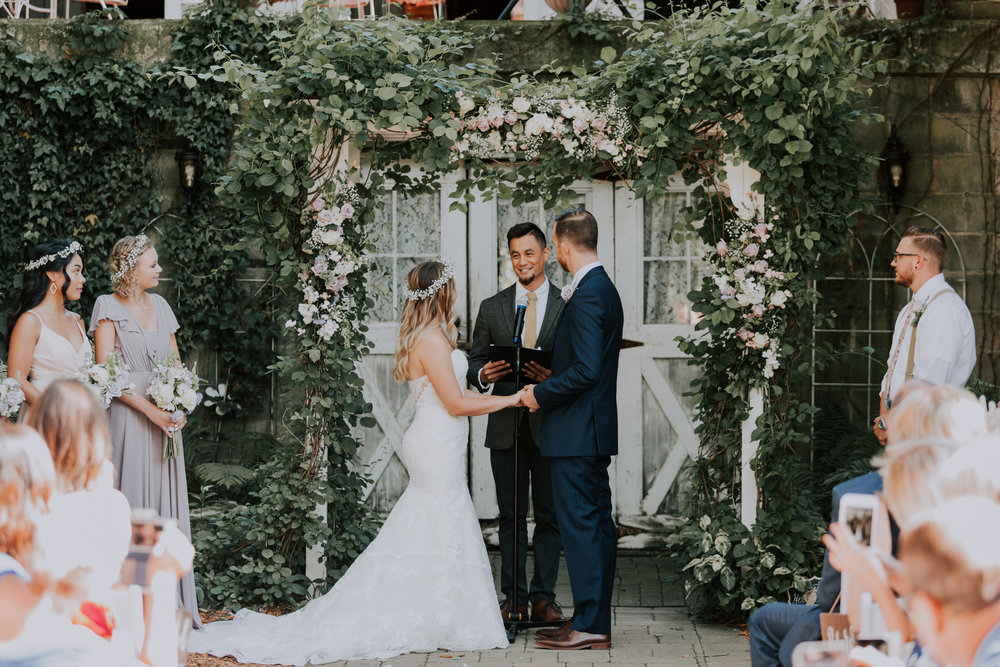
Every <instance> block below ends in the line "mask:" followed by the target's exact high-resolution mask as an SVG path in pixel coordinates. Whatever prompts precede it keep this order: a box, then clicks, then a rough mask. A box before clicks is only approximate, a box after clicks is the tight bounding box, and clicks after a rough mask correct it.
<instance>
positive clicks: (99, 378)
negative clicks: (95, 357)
mask: <svg viewBox="0 0 1000 667" xmlns="http://www.w3.org/2000/svg"><path fill="white" fill-rule="evenodd" d="M91 376H92V377H93V378H94V381H95V382H96V383H97V384H98V385H100V386H102V387H103V386H104V385H106V384H108V382H110V381H111V375H110V374H108V369H107V368H105V367H104V366H94V372H93V373H92V374H91Z"/></svg>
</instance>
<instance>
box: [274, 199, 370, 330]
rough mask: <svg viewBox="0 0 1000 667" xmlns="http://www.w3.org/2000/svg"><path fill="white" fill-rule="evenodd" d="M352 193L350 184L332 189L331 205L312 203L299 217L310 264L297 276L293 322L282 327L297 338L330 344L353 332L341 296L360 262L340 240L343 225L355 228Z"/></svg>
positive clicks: (361, 259) (353, 251)
mask: <svg viewBox="0 0 1000 667" xmlns="http://www.w3.org/2000/svg"><path fill="white" fill-rule="evenodd" d="M358 205H359V201H358V194H357V190H356V189H355V188H354V186H353V185H351V184H350V183H344V184H342V185H340V186H338V187H336V188H334V196H333V197H331V201H330V202H327V200H326V199H325V198H324V197H322V196H318V197H316V198H315V199H314V200H313V201H312V203H311V204H310V207H309V209H307V211H306V213H305V214H304V215H305V217H306V219H307V220H308V224H309V226H311V227H312V231H311V232H310V235H309V238H308V240H307V241H306V243H305V247H304V248H303V251H304V252H305V256H306V257H309V258H311V260H312V261H311V263H310V264H307V265H305V266H303V268H302V269H301V270H300V271H299V279H298V282H297V286H298V288H299V290H300V295H301V299H300V302H299V305H298V309H297V312H296V317H294V318H292V319H289V320H288V321H286V322H285V328H287V329H294V330H295V333H296V334H297V335H299V336H305V335H306V334H307V333H309V332H312V333H314V334H315V335H316V337H317V338H319V339H320V340H323V341H326V342H329V341H331V340H332V339H333V338H334V337H335V336H337V335H340V336H342V337H343V338H344V339H345V340H347V338H348V334H349V332H350V331H351V330H352V324H351V321H350V308H349V305H350V304H348V303H347V301H346V298H345V295H344V288H345V287H347V284H348V280H349V279H350V276H351V275H352V274H353V273H354V272H355V271H356V270H357V269H358V267H359V266H360V265H361V263H362V262H363V261H364V259H363V258H362V257H361V255H360V253H359V252H358V251H357V250H356V249H354V248H352V247H351V246H350V245H349V244H348V243H347V242H346V241H345V239H344V225H350V224H356V222H357V220H356V213H357V207H358Z"/></svg>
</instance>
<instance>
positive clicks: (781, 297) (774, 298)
mask: <svg viewBox="0 0 1000 667" xmlns="http://www.w3.org/2000/svg"><path fill="white" fill-rule="evenodd" d="M786 301H788V297H787V296H785V293H784V292H775V293H774V294H772V295H771V305H772V306H777V307H778V308H783V307H784V306H785V302H786Z"/></svg>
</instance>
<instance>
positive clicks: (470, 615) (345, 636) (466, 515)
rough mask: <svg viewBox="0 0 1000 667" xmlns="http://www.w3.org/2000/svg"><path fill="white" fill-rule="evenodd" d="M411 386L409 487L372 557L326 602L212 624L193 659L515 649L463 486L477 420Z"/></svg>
mask: <svg viewBox="0 0 1000 667" xmlns="http://www.w3.org/2000/svg"><path fill="white" fill-rule="evenodd" d="M451 360H452V366H453V367H454V369H455V376H456V378H457V379H458V382H459V385H460V386H463V387H464V386H465V373H466V369H467V368H468V361H467V360H466V358H465V355H464V354H463V353H462V352H461V351H459V350H455V351H454V352H452V355H451ZM410 389H411V392H412V393H413V396H414V400H415V402H416V404H417V410H416V414H415V416H414V418H413V423H412V424H411V425H410V428H409V429H407V431H406V434H405V435H404V436H403V444H402V451H401V454H400V455H401V458H402V461H403V464H404V465H405V466H406V470H407V472H408V473H409V475H410V483H409V486H407V487H406V491H405V492H404V493H403V495H402V496H400V498H399V500H398V501H397V502H396V506H395V507H394V508H393V510H392V512H391V513H390V514H389V517H388V518H387V519H386V520H385V523H384V524H383V526H382V529H381V530H380V531H379V533H378V536H376V538H375V539H374V540H373V541H372V543H371V544H370V545H368V548H367V549H365V551H364V553H362V554H361V555H360V556H358V558H357V560H356V561H355V562H354V564H353V565H351V567H350V569H348V570H347V572H346V573H344V576H343V577H342V578H341V579H340V581H338V582H337V584H336V585H335V586H334V587H333V588H332V589H331V590H330V591H329V592H328V593H327V594H326V595H324V596H322V597H320V598H317V599H315V600H312V601H311V602H309V603H308V604H307V605H305V606H304V607H302V608H301V609H299V610H298V611H296V612H294V613H291V614H288V615H286V616H268V615H265V614H258V613H255V612H252V611H250V610H248V609H243V610H241V611H240V612H239V613H237V614H236V617H235V618H234V619H233V620H232V621H221V622H217V623H209V624H207V625H206V626H205V629H204V630H201V631H195V632H194V633H192V637H191V644H190V650H191V652H194V653H211V654H213V655H218V656H224V655H232V656H234V657H236V658H237V659H238V660H240V661H241V662H257V663H266V664H295V665H304V664H319V663H325V662H335V661H338V660H353V659H364V658H376V659H379V658H388V657H392V656H395V655H399V654H401V653H408V652H429V651H434V650H437V649H450V650H461V651H474V650H484V649H490V648H502V647H505V646H507V635H506V633H505V631H504V627H503V621H502V619H501V617H500V611H499V607H498V605H497V597H496V592H495V589H494V586H493V575H492V572H491V571H490V564H489V561H488V560H487V557H486V547H485V545H484V544H483V537H482V533H481V532H480V528H479V522H478V520H477V519H476V512H475V509H474V508H473V506H472V498H471V497H470V496H469V491H468V488H467V486H466V444H467V442H468V431H469V421H468V418H466V417H452V416H451V415H449V414H448V411H447V410H445V408H444V406H443V405H442V404H441V401H440V400H439V399H438V397H437V394H436V393H435V392H434V388H433V387H432V386H431V384H430V381H429V380H428V379H427V377H426V376H424V377H422V378H419V379H417V380H414V381H412V382H410Z"/></svg>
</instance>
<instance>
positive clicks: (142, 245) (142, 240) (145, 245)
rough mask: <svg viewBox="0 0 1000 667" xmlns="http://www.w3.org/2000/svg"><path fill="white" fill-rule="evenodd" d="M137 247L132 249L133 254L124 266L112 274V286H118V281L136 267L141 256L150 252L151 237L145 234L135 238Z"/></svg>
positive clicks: (131, 253) (123, 263) (127, 258)
mask: <svg viewBox="0 0 1000 667" xmlns="http://www.w3.org/2000/svg"><path fill="white" fill-rule="evenodd" d="M135 241H136V243H135V247H134V248H132V252H130V253H129V254H128V256H127V257H126V258H125V261H123V262H122V265H121V266H119V267H118V270H117V271H115V272H114V273H112V274H111V284H112V285H116V284H118V281H120V280H121V279H122V278H124V277H125V274H126V273H128V272H129V271H130V270H131V269H132V267H133V266H135V263H136V261H138V259H139V255H141V254H142V253H144V252H146V251H147V250H149V237H148V236H146V235H145V234H139V236H137V237H135Z"/></svg>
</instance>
